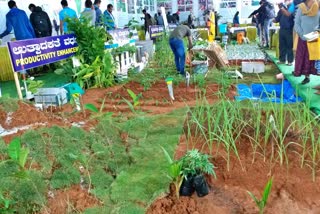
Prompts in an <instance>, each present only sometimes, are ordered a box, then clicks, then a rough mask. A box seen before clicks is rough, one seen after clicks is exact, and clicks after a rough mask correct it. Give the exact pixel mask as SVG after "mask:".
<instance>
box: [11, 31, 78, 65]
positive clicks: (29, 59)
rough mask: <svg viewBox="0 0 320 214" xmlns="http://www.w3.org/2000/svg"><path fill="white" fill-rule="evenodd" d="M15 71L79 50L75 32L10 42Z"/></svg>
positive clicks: (64, 57) (48, 61) (49, 61)
mask: <svg viewBox="0 0 320 214" xmlns="http://www.w3.org/2000/svg"><path fill="white" fill-rule="evenodd" d="M8 49H9V52H10V57H11V62H12V65H13V69H14V71H21V70H24V69H30V68H35V67H38V66H41V65H45V64H48V63H53V62H57V61H60V60H63V59H67V58H69V57H70V56H72V55H74V54H75V53H76V52H77V51H78V44H77V41H76V37H75V35H74V34H68V35H61V36H50V37H43V38H36V39H28V40H20V41H14V42H8Z"/></svg>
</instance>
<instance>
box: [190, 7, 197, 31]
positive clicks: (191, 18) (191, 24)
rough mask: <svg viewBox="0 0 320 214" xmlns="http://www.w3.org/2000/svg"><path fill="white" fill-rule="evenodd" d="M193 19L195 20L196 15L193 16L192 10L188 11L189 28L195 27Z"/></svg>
mask: <svg viewBox="0 0 320 214" xmlns="http://www.w3.org/2000/svg"><path fill="white" fill-rule="evenodd" d="M195 20H196V17H194V15H193V13H192V11H190V14H189V16H188V26H189V28H191V29H194V28H195V27H194V22H195Z"/></svg>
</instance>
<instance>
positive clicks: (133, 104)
mask: <svg viewBox="0 0 320 214" xmlns="http://www.w3.org/2000/svg"><path fill="white" fill-rule="evenodd" d="M127 92H128V94H129V95H130V97H131V99H132V102H130V101H129V100H127V99H125V98H123V100H124V101H125V102H126V103H127V105H128V106H129V108H130V109H131V111H132V112H135V108H136V107H137V106H138V105H140V102H139V100H140V98H141V97H142V94H141V93H139V94H138V95H137V94H135V93H134V92H133V91H131V90H130V89H127Z"/></svg>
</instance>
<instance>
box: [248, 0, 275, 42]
mask: <svg viewBox="0 0 320 214" xmlns="http://www.w3.org/2000/svg"><path fill="white" fill-rule="evenodd" d="M260 5H261V6H260V7H259V8H258V9H257V10H255V11H253V12H252V13H251V14H250V16H249V18H251V17H252V16H254V15H256V14H259V15H260V16H261V31H262V36H263V38H262V40H263V41H264V47H265V48H269V47H270V44H269V41H270V32H269V28H270V26H271V24H272V21H273V19H274V18H275V9H274V6H273V4H272V3H270V2H269V1H268V0H261V1H260Z"/></svg>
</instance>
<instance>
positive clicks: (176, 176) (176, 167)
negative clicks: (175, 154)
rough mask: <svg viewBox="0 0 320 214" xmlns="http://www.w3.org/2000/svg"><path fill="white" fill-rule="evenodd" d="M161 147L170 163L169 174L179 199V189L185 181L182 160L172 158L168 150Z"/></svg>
mask: <svg viewBox="0 0 320 214" xmlns="http://www.w3.org/2000/svg"><path fill="white" fill-rule="evenodd" d="M161 148H162V150H163V153H164V154H165V156H166V159H167V160H168V162H169V164H170V165H169V168H168V176H169V178H170V179H171V180H172V181H173V184H174V187H175V191H176V197H177V198H178V199H179V190H180V187H181V184H182V181H183V173H182V162H181V161H174V160H172V158H171V157H170V155H169V154H168V152H167V151H166V150H165V149H164V148H163V147H161Z"/></svg>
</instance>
